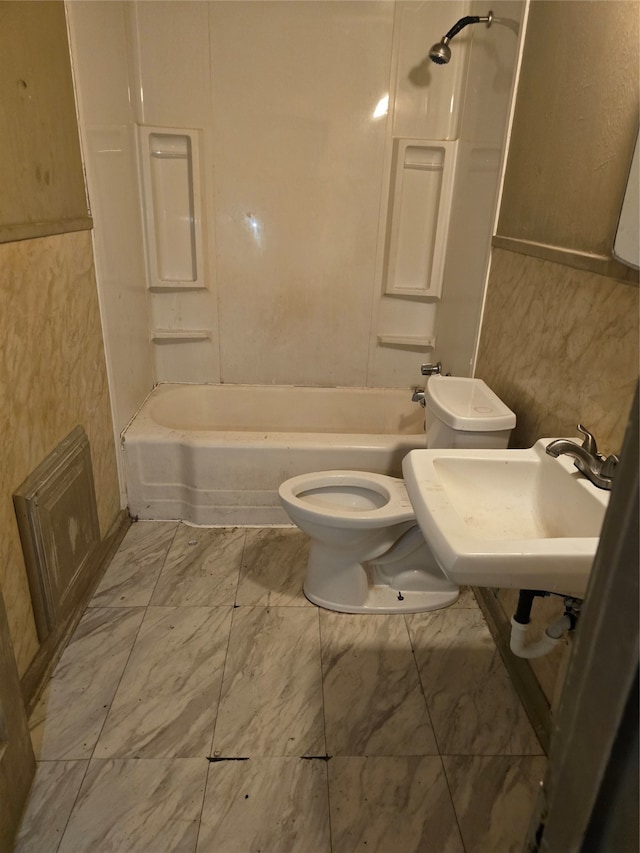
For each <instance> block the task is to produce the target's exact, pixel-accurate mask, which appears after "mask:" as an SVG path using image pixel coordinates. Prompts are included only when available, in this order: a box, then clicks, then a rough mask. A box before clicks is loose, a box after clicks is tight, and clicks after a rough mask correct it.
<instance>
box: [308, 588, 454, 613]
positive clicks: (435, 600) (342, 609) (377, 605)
mask: <svg viewBox="0 0 640 853" xmlns="http://www.w3.org/2000/svg"><path fill="white" fill-rule="evenodd" d="M303 591H304V594H305V596H306V597H307V598H308V599H309V601H310V602H311V603H312V604H317V605H318V607H324V608H325V610H334V611H336V612H338V613H423V612H425V611H427V610H440V608H442V607H449V606H450V605H451V604H453V603H454V602H455V601H457V599H458V596H459V595H460V590H458V589H456V590H455V591H451V592H428V591H426V590H419V591H418V590H413V591H412V590H408V591H406V592H405V591H404V590H402V591H400V590H397V589H393V588H392V587H390V586H386V585H375V586H370V587H369V590H368V593H367V595H366V598H365V600H364V602H363V603H362V604H342V603H341V602H338V601H329V600H327V599H325V598H320V597H319V596H317V595H314V594H313V593H312V592H310V591H308V590H307V585H306V584H305V586H304V588H303Z"/></svg>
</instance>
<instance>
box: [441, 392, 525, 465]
mask: <svg viewBox="0 0 640 853" xmlns="http://www.w3.org/2000/svg"><path fill="white" fill-rule="evenodd" d="M424 399H425V428H426V433H427V447H431V448H437V447H452V448H453V447H457V448H462V449H469V450H473V449H476V448H477V449H483V448H495V449H497V450H499V449H501V448H505V447H507V445H508V444H509V436H510V435H511V430H512V429H513V428H514V426H515V425H516V416H515V415H514V413H513V412H512V411H511V409H509V408H508V407H507V406H506V405H505V404H504V403H503V402H502V400H501V399H500V398H499V397H498V396H497V395H496V394H494V393H493V391H492V390H491V388H489V387H488V385H486V384H485V383H484V382H483V381H482V379H469V378H468V377H465V376H439V375H436V376H431V377H429V379H428V380H427V385H426V388H425V391H424Z"/></svg>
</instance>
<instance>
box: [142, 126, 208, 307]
mask: <svg viewBox="0 0 640 853" xmlns="http://www.w3.org/2000/svg"><path fill="white" fill-rule="evenodd" d="M139 142H140V154H141V163H142V184H143V207H144V213H145V237H146V245H147V262H148V274H149V280H148V285H149V287H150V288H152V289H154V290H162V289H171V290H175V289H179V288H191V289H193V288H201V287H204V286H205V284H204V276H203V262H202V261H203V253H202V209H201V208H202V200H201V187H200V144H199V132H198V131H197V130H185V129H183V128H180V129H175V128H174V129H172V128H160V127H140V128H139Z"/></svg>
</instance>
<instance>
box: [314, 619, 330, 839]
mask: <svg viewBox="0 0 640 853" xmlns="http://www.w3.org/2000/svg"><path fill="white" fill-rule="evenodd" d="M316 610H317V615H318V649H319V653H320V686H321V689H322V727H323V730H324V749H325V754H326V755H329V743H328V741H327V714H326V710H325V699H324V674H325V673H324V664H323V662H322V626H321V624H320V622H321V618H320V616H321V614H320V608H319V607H316ZM325 778H326V781H327V810H328V818H329V848H330V851H333V827H332V826H331V788H330V786H329V762H328V761H325Z"/></svg>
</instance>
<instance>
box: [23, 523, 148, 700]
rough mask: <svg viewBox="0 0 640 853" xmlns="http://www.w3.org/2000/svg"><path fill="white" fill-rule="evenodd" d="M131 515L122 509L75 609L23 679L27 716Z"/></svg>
mask: <svg viewBox="0 0 640 853" xmlns="http://www.w3.org/2000/svg"><path fill="white" fill-rule="evenodd" d="M130 524H131V518H130V516H129V513H128V511H127V510H121V511H120V512H119V513H118V515H117V517H116V519H115V521H114V522H113V524H112V525H111V528H110V529H109V531H108V533H107V535H106V536H105V537H104V539H103V540H102V541H101V542H100V545H99V546H98V547H97V548H96V550H95V554H94V557H93V559H92V565H91V566H90V567H89V570H88V571H87V572H86V574H87V578H88V580H87V583H86V585H85V586H84V588H83V589H82V590H81V591H80V594H79V595H78V597H77V598H76V599H75V603H74V606H73V609H72V610H71V611H70V612H69V613H68V614H67V615H66V616H65V618H64V619H63V621H62V622H60V624H58V625H56V626H55V628H54V629H53V630H52V631H51V633H50V634H49V635H48V636H47V638H46V640H45V641H44V643H42V645H41V646H40V648H39V649H38V651H37V652H36V655H35V657H34V659H33V660H32V661H31V663H30V664H29V667H28V669H27V671H26V672H25V674H24V675H23V676H22V679H21V681H20V687H21V690H22V698H23V700H24V704H25V708H26V710H27V716H30V715H31V712H32V711H33V709H34V707H35V705H36V703H37V701H38V699H39V698H40V694H41V693H42V691H43V689H44V687H45V685H46V683H47V681H48V680H49V677H50V675H51V672H52V670H53V668H54V667H55V665H56V664H57V662H58V661H59V660H60V656H61V655H62V652H63V651H64V649H65V647H66V645H67V643H68V642H69V639H70V637H71V635H72V634H73V632H74V631H75V629H76V626H77V624H78V622H79V621H80V618H81V616H82V614H83V613H84V611H85V608H86V606H87V604H88V602H89V600H90V598H91V597H92V595H93V593H94V592H95V590H96V587H97V586H98V584H99V583H100V580H101V579H102V575H103V574H104V572H105V570H106V568H107V566H108V565H109V563H110V562H111V560H112V559H113V556H114V554H115V552H116V551H117V550H118V548H119V546H120V543H121V542H122V540H123V539H124V535H125V533H126V532H127V530H128V529H129V525H130Z"/></svg>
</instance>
